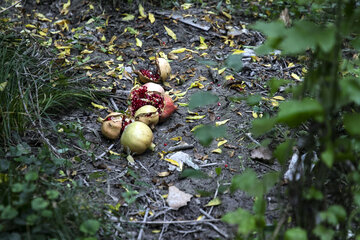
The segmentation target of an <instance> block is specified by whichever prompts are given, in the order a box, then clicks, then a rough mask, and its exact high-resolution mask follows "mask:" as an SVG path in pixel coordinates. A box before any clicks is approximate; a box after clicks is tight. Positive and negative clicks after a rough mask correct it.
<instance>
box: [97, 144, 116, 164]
mask: <svg viewBox="0 0 360 240" xmlns="http://www.w3.org/2000/svg"><path fill="white" fill-rule="evenodd" d="M114 145H115V143H113V144H111V145H110V146H109V147H108V148H107V149H106V151H105V152H103V153H102V154H100V155H99V156H97V157H96V158H95V160H98V159H100V158H102V157H103V156H105V154H106V153H107V152H108V151H110V150H111V149H112V148H113V147H114Z"/></svg>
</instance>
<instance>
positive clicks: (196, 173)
mask: <svg viewBox="0 0 360 240" xmlns="http://www.w3.org/2000/svg"><path fill="white" fill-rule="evenodd" d="M180 178H200V179H205V178H209V176H208V175H207V174H206V173H204V172H203V171H200V170H196V169H193V168H187V169H184V170H183V171H182V172H181V174H180Z"/></svg>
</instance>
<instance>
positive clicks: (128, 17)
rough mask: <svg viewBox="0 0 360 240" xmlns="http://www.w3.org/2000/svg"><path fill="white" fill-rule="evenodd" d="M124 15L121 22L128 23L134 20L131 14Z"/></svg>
mask: <svg viewBox="0 0 360 240" xmlns="http://www.w3.org/2000/svg"><path fill="white" fill-rule="evenodd" d="M124 15H125V17H123V18H122V19H121V20H122V21H126V22H128V21H132V20H134V18H135V16H134V15H132V14H128V13H125V14H124Z"/></svg>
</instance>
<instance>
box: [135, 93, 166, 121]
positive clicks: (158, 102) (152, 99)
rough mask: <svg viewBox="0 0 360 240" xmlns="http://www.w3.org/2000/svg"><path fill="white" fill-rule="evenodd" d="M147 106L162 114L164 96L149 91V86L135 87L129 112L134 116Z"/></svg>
mask: <svg viewBox="0 0 360 240" xmlns="http://www.w3.org/2000/svg"><path fill="white" fill-rule="evenodd" d="M145 105H152V106H154V107H155V108H156V109H158V112H159V114H161V111H162V109H163V108H164V96H163V95H161V94H159V93H157V92H150V91H148V88H147V86H135V87H134V88H133V89H131V91H130V106H129V111H130V113H131V115H132V116H134V115H135V112H136V111H137V110H138V109H139V108H141V107H142V106H145Z"/></svg>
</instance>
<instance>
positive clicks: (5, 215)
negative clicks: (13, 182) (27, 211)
mask: <svg viewBox="0 0 360 240" xmlns="http://www.w3.org/2000/svg"><path fill="white" fill-rule="evenodd" d="M17 215H18V211H17V210H16V209H15V208H13V207H11V206H10V205H8V206H6V207H5V208H4V209H3V211H2V213H1V215H0V218H1V219H4V220H11V219H13V218H15V217H16V216H17Z"/></svg>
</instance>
